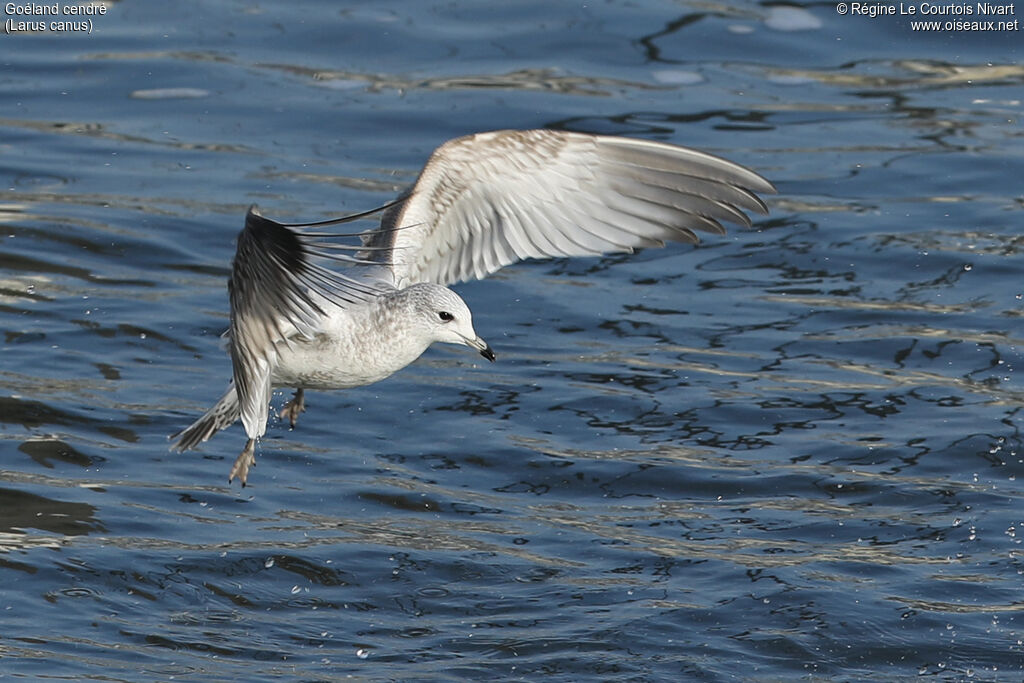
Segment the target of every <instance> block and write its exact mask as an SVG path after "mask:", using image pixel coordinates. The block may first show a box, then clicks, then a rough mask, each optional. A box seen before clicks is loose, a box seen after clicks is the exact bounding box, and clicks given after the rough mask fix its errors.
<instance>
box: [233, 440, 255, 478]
mask: <svg viewBox="0 0 1024 683" xmlns="http://www.w3.org/2000/svg"><path fill="white" fill-rule="evenodd" d="M255 448H256V439H249V440H248V441H246V442H245V448H244V449H242V452H241V453H239V454H238V457H237V458H235V464H234V465H232V466H231V473H230V474H229V475H228V483H229V484H230V483H231V480H232V479H234V478H235V477H238V478H239V479H241V480H242V486H243V487H244V486H245V481H246V479H248V478H249V468H250V467H255V466H256V456H255V455H254V454H253V451H254V450H255Z"/></svg>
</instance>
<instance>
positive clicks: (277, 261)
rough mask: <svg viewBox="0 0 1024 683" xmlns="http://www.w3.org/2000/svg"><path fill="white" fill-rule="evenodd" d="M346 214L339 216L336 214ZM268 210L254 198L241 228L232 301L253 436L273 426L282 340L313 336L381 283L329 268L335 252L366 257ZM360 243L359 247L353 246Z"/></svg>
mask: <svg viewBox="0 0 1024 683" xmlns="http://www.w3.org/2000/svg"><path fill="white" fill-rule="evenodd" d="M334 222H338V221H334ZM312 225H318V224H305V225H300V224H294V225H287V224H282V223H277V222H275V221H272V220H270V219H269V218H264V217H263V216H261V215H260V214H259V210H258V209H257V208H256V207H255V206H254V207H251V208H250V209H249V212H248V213H247V214H246V216H245V227H244V228H243V229H242V231H241V232H240V233H239V234H238V249H237V251H236V252H235V259H234V263H233V264H232V269H231V279H230V280H229V281H228V296H229V299H230V302H231V327H230V330H229V337H230V338H229V343H228V346H229V349H230V351H231V366H232V370H233V374H234V380H235V391H236V392H237V393H238V404H239V412H240V414H241V418H242V423H243V424H244V425H245V431H246V433H247V434H248V435H249V438H253V439H255V438H257V437H259V436H262V435H263V433H264V432H265V431H266V424H267V410H268V409H267V406H268V404H269V403H270V392H271V376H272V374H273V370H274V366H275V365H276V363H277V347H278V344H279V343H282V342H283V343H286V344H287V343H289V340H291V339H292V338H293V337H295V336H297V335H298V336H302V337H307V338H308V337H310V336H312V335H313V334H315V333H316V331H317V330H318V329H319V328H320V326H321V322H322V320H323V319H324V317H325V316H326V315H327V310H326V309H328V308H330V307H332V306H341V307H344V306H346V305H349V304H352V303H354V302H357V301H365V300H366V299H368V298H370V297H373V296H376V295H377V294H379V293H380V291H381V290H380V286H379V285H376V284H373V283H370V282H367V281H363V280H358V279H354V278H351V277H348V276H346V275H344V274H342V273H338V272H334V271H332V270H328V269H326V268H324V267H323V266H321V265H319V264H318V263H316V262H315V261H316V259H317V258H327V259H333V260H336V261H343V262H347V263H360V262H362V261H361V260H360V259H357V258H355V257H351V256H347V255H344V254H338V253H336V251H333V250H336V249H337V247H336V246H334V245H331V248H332V252H325V251H324V250H323V249H322V248H321V247H323V246H327V245H323V244H321V243H320V242H319V241H318V240H319V238H320V237H322V236H324V235H323V234H321V233H310V232H300V231H298V230H294V229H293V228H297V227H309V226H312ZM350 249H353V250H354V247H350Z"/></svg>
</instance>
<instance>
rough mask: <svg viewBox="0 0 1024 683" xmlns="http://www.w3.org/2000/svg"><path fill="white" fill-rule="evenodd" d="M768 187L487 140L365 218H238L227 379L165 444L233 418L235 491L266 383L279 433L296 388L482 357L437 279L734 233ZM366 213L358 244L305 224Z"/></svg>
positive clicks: (435, 157)
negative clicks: (725, 224)
mask: <svg viewBox="0 0 1024 683" xmlns="http://www.w3.org/2000/svg"><path fill="white" fill-rule="evenodd" d="M774 191H775V189H774V188H773V187H772V185H771V183H769V182H768V181H767V180H765V179H764V178H762V177H761V176H759V175H757V174H756V173H754V172H753V171H750V170H748V169H746V168H743V167H742V166H738V165H737V164H734V163H732V162H729V161H726V160H724V159H721V158H718V157H715V156H712V155H709V154H704V153H702V152H697V151H695V150H691V149H686V148H683V147H677V146H674V145H669V144H666V143H661V142H651V141H647V140H634V139H628V138H619V137H610V136H597V135H586V134H582V133H569V132H560V131H550V130H528V131H496V132H489V133H480V134H477V135H472V136H467V137H463V138H457V139H455V140H451V141H449V142H447V143H445V144H444V145H442V146H441V147H439V148H438V149H437V150H435V151H434V153H433V154H432V155H431V157H430V159H429V160H428V161H427V164H426V166H424V168H423V170H422V172H421V173H420V176H419V178H418V179H417V181H416V184H415V185H414V186H413V188H412V189H411V190H410V191H409V192H408V193H407V194H405V195H403V196H402V197H400V198H399V199H398V200H396V201H395V202H392V203H391V204H389V205H387V206H385V207H381V208H380V209H376V210H374V211H369V212H365V213H362V214H358V215H356V216H348V217H345V218H342V219H336V220H334V221H322V222H319V223H307V224H281V223H277V222H274V221H271V220H269V219H267V218H264V217H262V216H261V215H260V214H259V213H258V211H256V210H255V209H251V210H250V212H249V214H248V215H247V216H246V224H245V228H243V230H242V231H241V233H240V234H239V237H238V250H237V253H236V255H235V259H234V264H233V268H232V274H231V279H230V281H229V285H228V289H229V292H230V300H231V328H230V330H229V336H230V338H229V347H230V350H231V359H232V368H233V382H232V384H231V385H230V386H229V387H228V390H227V392H225V394H224V395H223V396H222V397H221V399H220V401H218V402H217V404H216V405H215V406H214V407H213V408H211V409H210V410H209V411H208V412H207V413H206V414H204V415H203V416H202V417H201V418H199V419H198V420H197V421H196V422H195V423H193V424H192V425H191V426H189V427H187V428H186V429H184V430H182V431H181V432H179V433H178V434H175V435H173V436H172V437H171V438H173V439H176V441H175V443H174V445H173V446H172V448H174V449H177V450H185V449H188V448H194V447H195V446H197V445H199V444H200V443H202V442H203V441H206V440H207V439H208V438H210V437H211V436H212V435H213V434H215V433H216V432H217V431H219V430H221V429H223V428H225V427H227V426H229V425H230V424H232V423H233V422H234V421H235V420H236V419H238V418H239V417H240V418H241V419H242V422H243V424H244V425H245V429H246V433H247V434H248V437H249V440H248V442H247V443H246V447H245V449H244V450H243V451H242V453H241V455H239V456H238V459H237V460H236V461H235V464H234V466H233V467H232V470H231V474H230V476H229V479H230V478H234V477H235V476H236V475H237V476H239V477H240V478H241V480H242V483H243V485H244V484H245V482H246V479H247V475H248V470H249V467H250V466H251V465H252V463H253V449H254V443H255V439H257V438H258V437H260V436H262V435H263V433H264V432H265V431H266V423H267V419H268V405H269V402H270V393H271V390H272V389H273V388H274V387H294V388H296V390H297V391H296V395H295V398H293V399H292V401H290V402H289V403H288V404H287V405H286V406H285V409H284V410H283V411H282V414H284V415H287V416H288V417H289V418H290V420H291V422H292V424H293V425H294V423H295V420H296V418H297V417H298V413H299V412H301V411H302V410H303V409H304V394H303V389H305V388H315V389H339V388H346V387H353V386H361V385H365V384H370V383H373V382H376V381H379V380H380V379H383V378H385V377H387V376H389V375H391V374H393V373H394V372H396V371H398V370H399V369H401V368H403V367H405V366H406V365H408V364H409V363H411V362H413V361H414V360H415V359H416V358H418V357H419V356H420V355H421V354H422V353H423V351H425V350H426V349H427V347H428V346H430V344H432V343H434V342H449V343H458V344H465V345H468V346H471V347H474V348H476V349H477V350H478V351H480V353H481V354H482V355H484V357H486V358H488V359H489V360H494V354H493V352H492V351H491V349H490V347H489V346H488V345H487V344H486V343H485V342H484V341H483V340H482V339H481V338H480V337H479V336H478V335H477V334H476V332H475V330H474V329H473V324H472V316H471V314H470V311H469V309H468V307H467V306H466V304H465V302H463V301H462V299H461V298H460V297H459V296H458V295H457V294H456V293H455V292H453V291H452V290H450V289H448V288H447V286H446V285H449V284H453V283H456V282H460V281H465V280H471V279H478V278H483V277H486V276H487V275H489V274H490V273H493V272H494V271H496V270H498V269H499V268H501V267H503V266H506V265H509V264H512V263H515V262H517V261H521V260H523V259H527V258H549V257H564V256H593V255H597V254H604V253H609V252H623V251H632V250H633V249H635V248H638V247H652V246H662V245H664V243H665V242H666V241H682V242H696V241H697V236H696V234H695V231H705V232H713V233H722V232H724V229H723V228H722V225H721V222H720V221H732V222H734V223H739V224H741V225H745V226H749V225H750V220H749V218H748V217H747V215H746V213H744V211H753V212H757V213H762V214H763V213H767V208H766V207H765V204H764V202H763V201H762V200H761V199H760V198H759V197H758V196H757V194H756V193H758V192H761V193H772V192H774ZM379 211H382V212H383V215H382V218H381V226H380V228H378V229H376V230H372V231H370V232H367V233H363V234H362V235H360V238H361V239H360V243H359V244H340V243H337V242H333V241H330V240H331V238H335V237H342V236H346V235H338V234H334V233H324V232H319V231H317V230H316V229H318V228H320V227H321V226H325V225H329V224H333V223H342V222H348V221H350V220H354V219H355V218H362V217H365V216H367V215H371V214H373V213H376V212H379ZM348 236H350V235H348ZM324 260H334V261H337V262H341V263H343V264H344V265H345V266H346V267H345V268H344V269H342V270H340V271H339V270H335V269H329V268H326V267H324V265H322V264H321V263H322V262H323V261H324Z"/></svg>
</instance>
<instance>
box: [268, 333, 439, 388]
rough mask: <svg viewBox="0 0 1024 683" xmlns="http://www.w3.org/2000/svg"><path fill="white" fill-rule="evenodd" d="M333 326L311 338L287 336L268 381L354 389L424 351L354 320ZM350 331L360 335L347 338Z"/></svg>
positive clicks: (423, 347)
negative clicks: (290, 337) (378, 332)
mask: <svg viewBox="0 0 1024 683" xmlns="http://www.w3.org/2000/svg"><path fill="white" fill-rule="evenodd" d="M338 322H339V324H337V325H334V326H333V327H332V328H331V329H329V330H326V331H325V332H324V333H322V334H319V335H317V336H316V337H315V338H314V339H312V340H303V339H295V338H293V339H292V343H291V346H290V347H289V346H288V345H285V344H278V345H277V352H278V360H277V366H276V367H275V368H274V371H273V373H272V375H271V383H272V384H273V385H274V386H275V387H296V388H299V387H301V388H307V389H346V388H349V387H360V386H364V385H366V384H373V383H374V382H379V381H380V380H382V379H384V378H386V377H389V376H391V375H392V374H394V373H395V372H398V371H399V370H401V369H402V368H404V367H405V366H406V365H408V364H409V363H412V362H413V361H414V360H416V359H417V358H419V357H420V356H421V355H422V354H423V352H424V351H426V349H427V345H425V344H410V343H409V339H408V337H407V336H406V335H402V334H397V335H396V334H388V335H375V334H373V333H368V332H367V329H368V328H367V327H366V326H360V325H359V323H357V322H356V321H354V320H351V319H350V320H346V321H343V322H342V321H338ZM353 329H359V330H360V334H358V335H354V334H352V330H353ZM369 329H370V330H373V329H376V328H375V327H374V326H370V327H369ZM391 332H394V330H391Z"/></svg>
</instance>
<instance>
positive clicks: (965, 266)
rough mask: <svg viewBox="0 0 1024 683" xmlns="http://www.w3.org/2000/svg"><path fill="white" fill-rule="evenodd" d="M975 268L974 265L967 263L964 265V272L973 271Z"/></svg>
mask: <svg viewBox="0 0 1024 683" xmlns="http://www.w3.org/2000/svg"><path fill="white" fill-rule="evenodd" d="M973 267H974V266H972V265H971V264H970V263H965V264H964V270H970V269H971V268H973Z"/></svg>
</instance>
